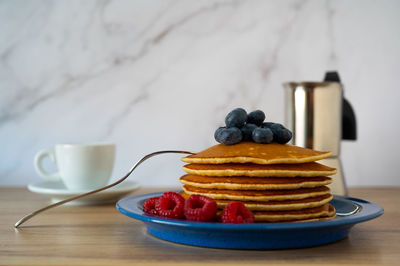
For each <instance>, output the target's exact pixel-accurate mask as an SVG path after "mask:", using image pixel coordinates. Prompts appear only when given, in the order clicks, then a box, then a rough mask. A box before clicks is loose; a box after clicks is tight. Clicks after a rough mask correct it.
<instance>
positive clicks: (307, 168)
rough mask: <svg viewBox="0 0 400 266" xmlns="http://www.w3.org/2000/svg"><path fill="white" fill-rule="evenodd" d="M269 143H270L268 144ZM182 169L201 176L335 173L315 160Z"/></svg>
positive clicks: (274, 175) (211, 165) (209, 165)
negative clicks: (298, 162) (296, 162)
mask: <svg viewBox="0 0 400 266" xmlns="http://www.w3.org/2000/svg"><path fill="white" fill-rule="evenodd" d="M268 145H270V144H268ZM183 170H184V171H185V172H187V173H188V174H192V175H202V176H254V177H266V176H268V177H296V176H301V177H312V176H328V175H333V174H335V173H336V169H335V168H331V167H328V166H325V165H322V164H319V163H316V162H311V163H300V164H269V165H261V164H252V163H245V164H187V165H184V166H183Z"/></svg>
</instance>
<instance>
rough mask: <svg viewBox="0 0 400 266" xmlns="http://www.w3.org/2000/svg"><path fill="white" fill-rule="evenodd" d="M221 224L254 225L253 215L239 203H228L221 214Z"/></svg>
mask: <svg viewBox="0 0 400 266" xmlns="http://www.w3.org/2000/svg"><path fill="white" fill-rule="evenodd" d="M221 221H222V222H223V223H234V224H241V223H254V215H253V213H252V212H251V211H249V210H248V209H247V208H246V206H244V204H243V203H241V202H237V201H234V202H230V203H229V204H228V205H227V206H226V207H225V209H224V210H223V211H222V213H221Z"/></svg>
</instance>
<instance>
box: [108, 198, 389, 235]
mask: <svg viewBox="0 0 400 266" xmlns="http://www.w3.org/2000/svg"><path fill="white" fill-rule="evenodd" d="M164 192H166V191H161V192H152V193H146V194H139V195H133V196H129V197H124V198H122V199H120V200H119V201H118V202H117V203H116V208H117V210H118V211H119V212H121V213H122V214H124V215H126V216H128V217H130V218H133V219H136V220H139V221H142V222H144V223H154V224H160V225H169V226H179V227H192V228H199V229H200V228H202V229H218V230H234V229H240V230H260V229H262V230H276V229H279V230H291V229H302V228H304V229H307V228H321V227H337V226H344V225H354V224H357V223H360V222H365V221H368V220H371V219H374V218H377V217H379V216H381V215H382V214H383V213H384V209H383V208H382V207H381V206H380V205H378V204H376V203H374V202H370V201H366V200H364V199H359V198H354V197H345V196H339V195H334V199H336V200H344V201H351V202H355V203H357V204H359V205H361V206H362V209H361V211H360V212H358V213H355V214H352V215H349V216H345V217H340V218H334V219H332V220H325V221H310V222H299V223H284V222H280V223H251V224H224V223H217V222H194V221H186V220H178V219H169V218H162V217H158V216H154V215H146V214H143V211H142V210H140V209H139V208H138V207H137V206H136V205H137V202H138V201H140V200H143V199H147V198H150V197H157V196H160V195H162V193H164ZM132 200H133V201H134V202H131V204H132V203H134V204H133V206H135V208H136V209H137V210H139V211H140V212H141V214H140V213H138V212H132V211H129V210H126V209H125V208H124V207H123V206H121V205H123V203H125V202H126V201H132Z"/></svg>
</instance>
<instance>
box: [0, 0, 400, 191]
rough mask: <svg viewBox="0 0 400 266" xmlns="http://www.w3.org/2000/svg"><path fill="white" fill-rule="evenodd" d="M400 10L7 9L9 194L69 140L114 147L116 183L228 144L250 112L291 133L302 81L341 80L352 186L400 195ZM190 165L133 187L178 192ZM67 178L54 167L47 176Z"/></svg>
mask: <svg viewBox="0 0 400 266" xmlns="http://www.w3.org/2000/svg"><path fill="white" fill-rule="evenodd" d="M399 14H400V1H396V0H391V1H389V0H382V1H377V0H369V1H367V0H355V1H349V0H342V1H322V0H311V1H304V0H293V1H287V0H284V1H278V0H276V1H272V0H270V1H268V0H266V1H262V0H260V1H252V0H248V1H208V0H207V1H176V0H170V1H162V0H158V1H149V0H142V1H22V0H17V1H11V0H10V1H1V2H0V143H1V146H0V158H1V159H0V185H2V186H5V185H27V184H28V183H31V182H36V181H39V180H40V178H39V177H38V176H37V174H36V173H35V171H34V168H33V164H32V159H33V156H34V155H35V153H36V152H37V151H38V150H39V149H42V148H48V147H52V146H53V145H54V144H56V143H63V142H92V141H108V142H115V143H116V144H117V145H118V146H117V161H116V165H115V170H114V176H115V177H118V176H121V175H122V174H124V173H125V172H126V171H127V170H128V169H129V168H130V167H131V166H132V164H133V163H134V162H135V161H136V160H137V159H139V158H140V157H141V156H142V155H144V154H146V153H149V152H152V151H156V150H161V149H186V150H191V151H199V150H201V149H203V148H206V147H208V146H210V145H213V144H214V143H215V141H214V139H213V133H214V130H215V128H216V127H217V126H219V125H221V124H222V123H223V119H224V116H225V114H226V113H227V112H228V111H230V110H231V109H232V108H234V107H237V106H241V107H244V108H246V109H247V110H252V109H256V108H258V109H262V110H264V111H265V112H266V114H267V119H268V120H272V121H283V119H284V118H283V110H284V106H283V89H282V86H281V83H282V82H284V81H289V80H297V81H299V80H320V79H322V77H323V75H324V71H325V70H332V69H338V70H339V71H340V73H341V76H342V80H343V82H344V84H345V86H346V91H345V95H346V96H347V98H348V99H349V100H350V101H351V102H352V104H353V107H354V109H355V111H356V114H357V119H358V130H359V139H358V140H357V141H356V142H345V143H343V147H342V160H343V164H344V170H345V174H346V178H347V183H348V184H349V185H350V186H359V185H361V186H364V185H384V186H389V185H400V176H399V174H398V169H399V168H398V164H399V159H398V151H399V148H400V146H399V142H398V139H399V135H400V126H399V122H400V120H399V113H400V108H399V105H398V101H399V99H400V89H399V86H400V78H399V69H400V49H399V47H400V31H399V26H400V16H399ZM181 166H182V163H181V162H180V160H179V156H176V155H164V156H163V157H159V158H155V159H153V160H151V161H148V162H146V163H145V164H144V165H143V166H142V167H140V168H139V169H138V171H137V172H136V173H135V174H133V175H132V176H131V177H130V179H131V180H139V181H140V182H141V183H142V184H143V185H155V186H156V185H171V186H174V185H178V181H177V179H178V177H179V176H180V175H181V174H182V173H183V172H182V170H181V169H180V167H181ZM47 167H48V168H49V169H54V166H52V165H51V164H50V163H48V166H47Z"/></svg>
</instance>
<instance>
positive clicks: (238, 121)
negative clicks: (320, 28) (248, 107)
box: [225, 108, 247, 128]
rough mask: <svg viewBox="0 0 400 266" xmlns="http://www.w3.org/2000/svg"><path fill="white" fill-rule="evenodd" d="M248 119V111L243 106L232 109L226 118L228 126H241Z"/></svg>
mask: <svg viewBox="0 0 400 266" xmlns="http://www.w3.org/2000/svg"><path fill="white" fill-rule="evenodd" d="M246 120H247V113H246V111H245V110H244V109H243V108H236V109H234V110H233V111H231V112H230V113H229V114H228V115H227V116H226V118H225V124H226V127H228V128H229V127H237V128H241V127H243V126H244V124H245V123H246Z"/></svg>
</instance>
